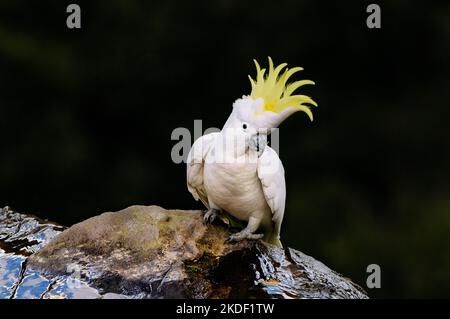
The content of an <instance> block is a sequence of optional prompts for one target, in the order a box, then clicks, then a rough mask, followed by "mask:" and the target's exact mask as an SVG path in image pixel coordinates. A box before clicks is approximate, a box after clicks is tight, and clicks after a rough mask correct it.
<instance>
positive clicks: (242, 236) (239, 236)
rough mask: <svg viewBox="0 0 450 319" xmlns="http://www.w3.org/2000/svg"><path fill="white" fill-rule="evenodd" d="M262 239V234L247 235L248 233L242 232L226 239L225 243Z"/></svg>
mask: <svg viewBox="0 0 450 319" xmlns="http://www.w3.org/2000/svg"><path fill="white" fill-rule="evenodd" d="M263 237H264V234H252V233H249V232H247V231H245V230H243V231H241V232H239V233H236V234H233V235H231V236H230V237H228V239H227V240H226V242H238V241H241V240H243V239H250V240H258V239H261V238H263Z"/></svg>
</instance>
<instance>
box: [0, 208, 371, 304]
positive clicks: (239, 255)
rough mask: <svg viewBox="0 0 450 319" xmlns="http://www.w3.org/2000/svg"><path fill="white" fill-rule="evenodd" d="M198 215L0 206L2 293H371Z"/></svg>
mask: <svg viewBox="0 0 450 319" xmlns="http://www.w3.org/2000/svg"><path fill="white" fill-rule="evenodd" d="M202 216H203V214H202V212H201V211H185V210H183V211H182V210H165V209H163V208H161V207H158V206H132V207H129V208H127V209H124V210H122V211H119V212H109V213H104V214H102V215H99V216H96V217H93V218H90V219H88V220H85V221H83V222H81V223H79V224H76V225H73V226H72V227H70V228H68V229H66V230H64V228H63V227H61V226H58V225H55V224H52V223H48V222H45V221H42V220H39V219H37V218H34V217H31V216H27V215H23V214H18V213H15V212H12V211H10V210H9V209H3V210H2V211H1V213H0V298H367V296H366V295H365V293H364V291H363V290H362V289H361V288H359V287H358V286H357V285H355V284H353V283H352V282H351V281H350V280H349V279H347V278H344V277H342V276H341V275H339V274H337V273H336V272H334V271H332V270H331V269H329V268H328V267H326V266H325V265H324V264H322V263H321V262H319V261H317V260H315V259H314V258H312V257H310V256H307V255H305V254H303V253H301V252H299V251H296V250H294V249H291V248H285V249H281V248H277V247H273V246H271V245H268V244H265V243H264V242H261V241H243V242H240V243H232V244H230V243H226V242H225V240H226V239H227V238H228V236H229V235H230V231H229V230H228V229H227V227H226V226H225V225H223V224H221V223H217V224H214V225H207V226H205V225H204V224H203V223H202ZM19 225H21V226H19ZM63 230H64V231H63Z"/></svg>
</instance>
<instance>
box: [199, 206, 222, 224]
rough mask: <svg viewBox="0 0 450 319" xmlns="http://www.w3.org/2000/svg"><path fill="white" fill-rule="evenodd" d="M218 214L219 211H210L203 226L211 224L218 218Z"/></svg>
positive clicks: (212, 209) (204, 218)
mask: <svg viewBox="0 0 450 319" xmlns="http://www.w3.org/2000/svg"><path fill="white" fill-rule="evenodd" d="M218 214H219V211H218V210H217V209H214V208H211V209H209V210H208V211H206V213H205V215H204V216H203V224H205V225H206V224H211V223H212V222H213V221H214V220H215V219H216V218H217V216H218Z"/></svg>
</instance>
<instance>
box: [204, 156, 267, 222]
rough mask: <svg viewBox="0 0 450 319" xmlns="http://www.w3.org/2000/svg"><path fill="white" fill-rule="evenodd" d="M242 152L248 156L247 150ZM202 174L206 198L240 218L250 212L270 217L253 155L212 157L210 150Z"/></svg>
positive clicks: (245, 216) (249, 214) (247, 216)
mask: <svg viewBox="0 0 450 319" xmlns="http://www.w3.org/2000/svg"><path fill="white" fill-rule="evenodd" d="M244 156H247V157H248V154H245V155H244ZM203 174H204V175H203V178H204V187H205V189H206V192H207V194H208V199H209V200H211V201H212V202H213V203H214V205H216V206H218V208H220V209H223V210H225V211H227V212H228V213H230V214H232V215H233V216H235V217H236V218H238V219H240V220H248V218H249V217H250V216H251V215H253V216H255V217H256V216H259V217H261V218H263V217H268V218H269V219H270V216H271V211H270V208H269V206H268V205H267V202H266V199H265V197H264V193H263V190H262V186H261V182H260V180H259V178H258V175H257V161H256V160H255V159H253V160H250V159H249V158H228V159H225V160H222V161H216V160H215V159H214V155H213V154H212V153H210V154H208V155H207V158H206V161H205V164H204V171H203ZM264 215H266V216H264ZM264 219H267V218H264Z"/></svg>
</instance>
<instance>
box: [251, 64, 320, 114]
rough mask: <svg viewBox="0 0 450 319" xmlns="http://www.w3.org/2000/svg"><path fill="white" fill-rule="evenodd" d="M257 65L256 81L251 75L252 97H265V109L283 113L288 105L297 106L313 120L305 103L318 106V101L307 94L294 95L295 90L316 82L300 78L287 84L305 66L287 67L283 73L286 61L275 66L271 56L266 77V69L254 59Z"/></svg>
mask: <svg viewBox="0 0 450 319" xmlns="http://www.w3.org/2000/svg"><path fill="white" fill-rule="evenodd" d="M253 61H254V62H255V65H256V81H254V80H253V79H252V78H251V76H250V75H249V76H248V77H249V79H250V83H251V84H252V93H251V94H250V97H251V98H252V99H257V98H263V99H264V111H272V112H275V113H281V112H282V111H283V110H285V109H287V108H288V107H295V108H297V109H298V110H299V111H303V112H305V113H306V114H307V115H308V116H309V118H310V119H311V121H312V120H313V115H312V112H311V110H310V109H309V107H308V106H307V105H305V103H307V104H311V105H314V106H317V103H316V102H314V101H313V99H311V98H310V97H309V96H306V95H297V94H295V95H292V94H293V93H294V91H295V90H297V89H298V88H299V87H301V86H303V85H305V84H314V82H313V81H311V80H300V81H295V82H292V83H289V84H287V81H288V79H289V78H290V77H291V76H292V75H293V74H294V73H296V72H298V71H301V70H303V68H299V67H295V68H292V69H288V68H286V69H285V70H284V72H283V74H281V75H279V74H280V72H281V71H282V70H283V69H284V68H285V67H286V66H287V64H286V63H282V64H280V65H278V66H277V67H276V68H274V67H273V61H272V59H271V58H270V57H269V72H268V73H267V76H266V77H264V73H265V71H266V69H261V67H260V66H259V64H258V62H257V61H256V60H253Z"/></svg>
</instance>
